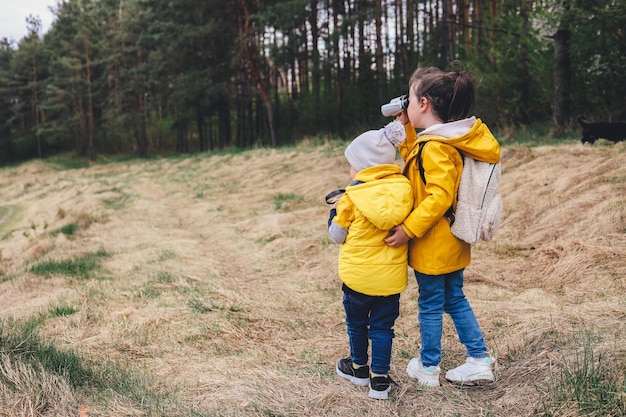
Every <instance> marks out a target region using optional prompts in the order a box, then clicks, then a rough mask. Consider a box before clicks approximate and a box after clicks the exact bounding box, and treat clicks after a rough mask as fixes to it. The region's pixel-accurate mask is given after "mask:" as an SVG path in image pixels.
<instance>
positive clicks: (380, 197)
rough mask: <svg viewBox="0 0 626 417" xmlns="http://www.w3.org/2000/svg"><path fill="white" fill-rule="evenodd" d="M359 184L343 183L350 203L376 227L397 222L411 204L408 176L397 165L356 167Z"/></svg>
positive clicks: (383, 226) (402, 217) (400, 221)
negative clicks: (347, 185) (357, 168)
mask: <svg viewBox="0 0 626 417" xmlns="http://www.w3.org/2000/svg"><path fill="white" fill-rule="evenodd" d="M355 180H356V181H362V184H357V185H352V186H349V187H346V194H347V195H348V196H349V197H350V200H352V203H353V204H354V206H355V207H356V208H357V209H358V210H359V211H361V213H362V214H363V215H364V216H365V217H366V218H367V219H368V220H369V221H370V222H371V223H372V224H373V225H374V226H376V227H377V228H378V229H381V230H391V229H392V228H393V227H395V226H397V225H399V224H401V223H402V222H403V221H404V219H405V218H406V217H407V216H408V215H409V213H410V212H411V209H412V207H413V191H412V189H411V184H410V182H409V180H408V179H407V178H406V177H405V176H404V175H402V170H401V169H400V167H399V166H397V165H391V164H387V165H377V166H374V167H371V168H367V169H364V170H362V171H359V173H358V174H357V176H356V177H355Z"/></svg>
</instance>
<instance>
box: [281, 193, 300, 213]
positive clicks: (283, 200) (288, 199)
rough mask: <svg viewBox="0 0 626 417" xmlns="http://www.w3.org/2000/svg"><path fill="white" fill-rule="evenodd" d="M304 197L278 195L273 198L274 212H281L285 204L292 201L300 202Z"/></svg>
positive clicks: (289, 194)
mask: <svg viewBox="0 0 626 417" xmlns="http://www.w3.org/2000/svg"><path fill="white" fill-rule="evenodd" d="M302 200H304V197H302V196H300V195H295V194H291V193H288V194H283V193H279V194H277V195H275V196H274V208H275V209H276V210H281V209H283V208H285V203H289V202H293V201H302Z"/></svg>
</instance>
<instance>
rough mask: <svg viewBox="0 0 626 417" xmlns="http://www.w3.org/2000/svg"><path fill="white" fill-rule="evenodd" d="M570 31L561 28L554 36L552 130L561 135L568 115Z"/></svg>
mask: <svg viewBox="0 0 626 417" xmlns="http://www.w3.org/2000/svg"><path fill="white" fill-rule="evenodd" d="M569 40H570V31H569V30H568V29H567V28H565V27H563V26H561V27H560V28H559V29H558V30H557V31H556V33H555V35H554V114H553V117H554V120H553V121H554V130H555V133H557V134H559V133H563V132H564V131H565V127H566V123H567V120H568V118H569V114H570V108H569V107H570V106H569V104H570V99H569V91H570V80H571V67H570V54H569Z"/></svg>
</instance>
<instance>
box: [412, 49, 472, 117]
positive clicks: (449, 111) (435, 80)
mask: <svg viewBox="0 0 626 417" xmlns="http://www.w3.org/2000/svg"><path fill="white" fill-rule="evenodd" d="M458 65H460V63H459V62H458V61H454V62H453V63H452V71H450V72H444V71H442V70H440V69H439V68H436V67H429V68H422V67H419V68H417V70H416V71H415V72H414V73H413V75H412V76H411V81H410V85H411V88H415V92H416V94H417V96H418V97H426V98H427V99H428V101H430V103H431V105H432V107H433V111H434V112H435V114H436V115H437V117H438V118H439V119H441V121H443V122H454V121H456V120H461V119H465V118H466V117H468V115H469V114H470V111H471V109H472V107H473V105H474V84H473V82H472V79H471V76H470V74H469V72H467V71H464V70H460V69H456V67H457V66H458Z"/></svg>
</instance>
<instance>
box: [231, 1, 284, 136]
mask: <svg viewBox="0 0 626 417" xmlns="http://www.w3.org/2000/svg"><path fill="white" fill-rule="evenodd" d="M239 4H240V5H241V8H242V9H243V12H244V16H245V23H244V33H243V35H244V39H245V41H244V42H245V44H246V51H247V55H248V64H249V65H250V71H251V72H252V75H253V76H254V79H255V81H256V85H257V89H258V91H259V94H260V95H261V99H262V100H263V105H264V107H265V111H266V115H267V122H268V127H269V131H270V140H271V143H272V146H273V147H275V146H276V129H275V128H274V113H273V111H272V103H271V102H270V97H269V95H268V94H267V90H266V89H265V85H264V84H263V79H262V78H261V74H260V73H259V70H258V69H257V67H256V62H255V57H256V51H255V47H254V40H253V37H252V36H251V34H250V13H249V11H248V6H247V5H246V2H245V0H239Z"/></svg>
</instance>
